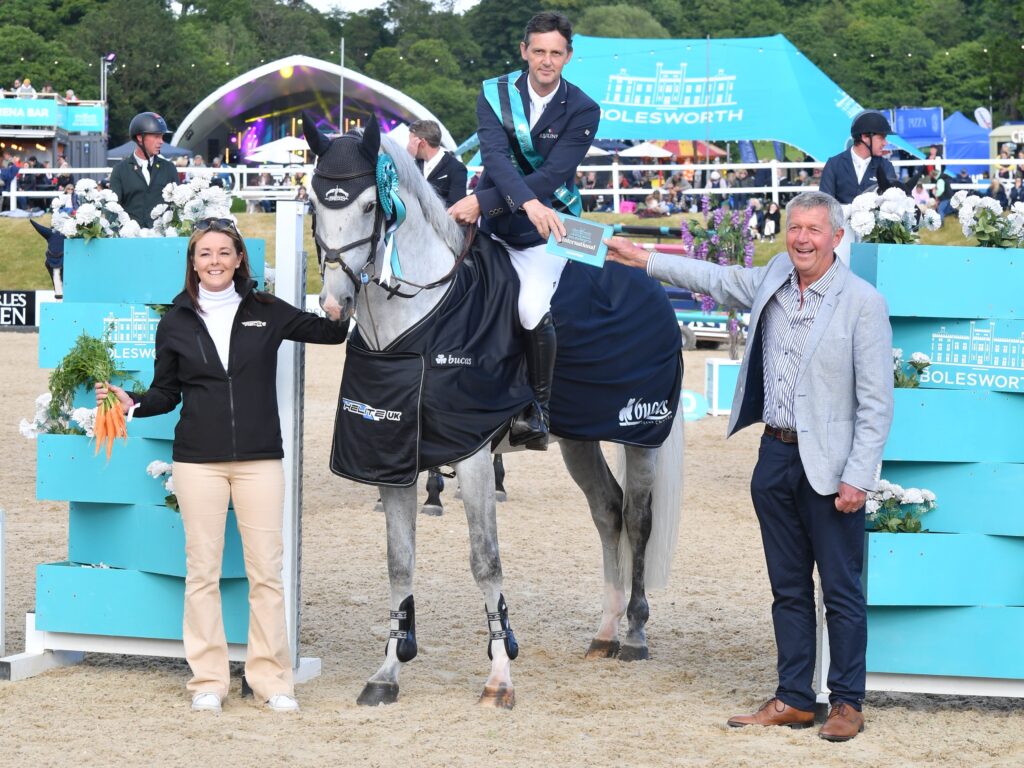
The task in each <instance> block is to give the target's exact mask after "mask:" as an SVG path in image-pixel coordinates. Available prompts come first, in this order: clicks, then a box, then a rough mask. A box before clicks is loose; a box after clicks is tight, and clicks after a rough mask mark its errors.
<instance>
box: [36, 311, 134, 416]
mask: <svg viewBox="0 0 1024 768" xmlns="http://www.w3.org/2000/svg"><path fill="white" fill-rule="evenodd" d="M113 352H114V343H113V342H112V341H110V340H109V339H97V338H96V337H95V336H90V335H89V334H88V333H85V332H84V331H83V332H82V334H81V335H80V336H79V337H78V339H77V341H75V346H73V347H72V348H71V350H70V351H69V352H68V353H67V354H66V355H65V356H64V359H63V360H61V361H60V363H58V364H57V367H56V368H54V369H53V371H52V372H51V373H50V394H51V395H53V399H52V400H51V401H50V411H49V415H50V418H51V419H53V420H55V421H56V420H59V419H60V416H61V414H62V413H70V412H71V410H72V408H73V404H72V400H73V399H74V396H75V391H76V390H77V389H78V388H79V387H92V386H93V385H94V384H96V383H97V382H109V381H113V380H114V379H115V378H121V377H123V376H124V369H122V368H120V367H118V365H117V364H116V363H115V362H114V358H113Z"/></svg>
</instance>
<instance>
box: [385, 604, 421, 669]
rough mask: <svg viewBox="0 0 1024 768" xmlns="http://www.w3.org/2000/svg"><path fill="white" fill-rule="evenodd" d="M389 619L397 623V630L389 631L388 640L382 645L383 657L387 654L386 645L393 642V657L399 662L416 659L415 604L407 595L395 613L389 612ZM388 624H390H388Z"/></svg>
mask: <svg viewBox="0 0 1024 768" xmlns="http://www.w3.org/2000/svg"><path fill="white" fill-rule="evenodd" d="M389 619H390V620H391V621H397V622H398V629H389V631H388V640H387V642H386V643H384V655H385V656H387V653H388V643H390V642H391V641H392V640H394V641H395V655H397V656H398V660H399V661H401V662H406V661H412V660H413V659H415V658H416V651H417V648H416V604H415V601H414V600H413V598H412V595H409V596H408V597H407V598H405V600H403V601H402V602H401V603H399V605H398V610H397V611H390V612H389ZM389 623H390V622H389Z"/></svg>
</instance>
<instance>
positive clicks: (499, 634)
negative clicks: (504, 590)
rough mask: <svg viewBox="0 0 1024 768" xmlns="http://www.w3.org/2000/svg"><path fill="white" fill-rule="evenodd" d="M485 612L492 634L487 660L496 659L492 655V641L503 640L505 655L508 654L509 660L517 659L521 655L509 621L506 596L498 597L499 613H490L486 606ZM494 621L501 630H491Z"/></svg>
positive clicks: (488, 628) (488, 644) (488, 643)
mask: <svg viewBox="0 0 1024 768" xmlns="http://www.w3.org/2000/svg"><path fill="white" fill-rule="evenodd" d="M484 611H485V612H486V613H487V630H488V632H489V633H490V638H489V639H488V641H487V658H488V659H492V660H493V659H494V655H493V654H492V653H491V640H502V641H504V643H505V653H506V654H508V657H509V659H510V660H511V659H515V658H516V657H517V656H518V655H519V643H518V642H516V636H515V633H514V632H513V631H512V626H511V625H510V624H509V621H508V605H506V604H505V596H504V595H498V610H497V611H488V610H487V606H486V605H485V606H484ZM492 621H496V622H498V623H499V625H500V626H501V629H491V622H492Z"/></svg>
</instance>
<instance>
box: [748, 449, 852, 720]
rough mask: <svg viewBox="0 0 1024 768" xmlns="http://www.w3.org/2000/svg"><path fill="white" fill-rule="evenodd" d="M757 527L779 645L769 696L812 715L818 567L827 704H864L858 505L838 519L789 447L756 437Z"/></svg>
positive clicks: (754, 484)
mask: <svg viewBox="0 0 1024 768" xmlns="http://www.w3.org/2000/svg"><path fill="white" fill-rule="evenodd" d="M750 495H751V497H752V498H753V501H754V509H755V511H756V512H757V519H758V522H759V523H760V525H761V540H762V542H763V544H764V555H765V560H766V562H767V564H768V579H769V580H770V582H771V586H772V598H773V601H772V621H773V623H774V625H775V644H776V646H777V648H778V672H779V687H778V689H777V690H776V692H775V695H776V696H777V697H778V698H779V699H781V700H782V701H784V702H785V703H786V704H789V705H790V706H791V707H796V708H797V709H802V710H813V709H814V704H815V693H814V687H813V677H814V657H815V645H816V639H817V638H816V636H815V635H816V621H815V618H816V614H815V602H814V580H813V575H812V574H813V571H814V565H815V563H817V565H818V576H819V578H820V579H821V589H822V594H823V596H824V599H825V618H826V621H827V623H828V640H829V648H830V650H831V664H830V666H829V673H828V686H829V689H830V690H831V694H830V697H829V698H830V700H831V702H832V703H833V704H838V703H840V702H845V703H847V704H850V705H851V706H853V707H855V708H856V709H858V710H859V709H860V708H861V703H862V702H863V700H864V686H865V674H866V671H865V659H864V656H865V653H866V651H867V639H868V627H867V606H866V604H865V600H864V588H863V585H862V582H861V572H862V571H863V566H864V508H863V507H862V508H861V509H860V510H859V511H857V512H853V513H849V514H844V513H842V512H839V511H838V510H837V509H836V508H835V499H836V495H835V494H831V495H828V496H822V495H821V494H819V493H817V492H815V490H814V489H813V488H811V486H810V483H808V482H807V477H806V475H805V474H804V467H803V462H801V461H800V451H799V449H798V448H797V446H796V445H795V444H788V443H783V442H782V441H780V440H777V439H776V438H774V437H770V436H767V435H766V436H764V437H762V438H761V449H760V453H759V455H758V459H757V466H756V467H754V474H753V476H752V478H751V481H750Z"/></svg>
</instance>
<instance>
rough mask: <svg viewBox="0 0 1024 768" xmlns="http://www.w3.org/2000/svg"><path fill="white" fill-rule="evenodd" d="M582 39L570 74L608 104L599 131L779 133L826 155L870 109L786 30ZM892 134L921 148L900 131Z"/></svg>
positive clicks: (723, 136)
mask: <svg viewBox="0 0 1024 768" xmlns="http://www.w3.org/2000/svg"><path fill="white" fill-rule="evenodd" d="M573 47H574V53H573V57H572V60H571V61H570V62H569V64H568V66H567V67H566V68H565V76H566V79H568V80H569V81H570V82H572V83H574V84H575V85H577V86H579V87H580V88H581V89H583V91H584V92H585V93H586V94H587V95H588V96H590V98H592V99H594V101H596V102H597V103H598V104H600V106H601V126H600V128H598V131H597V137H598V138H600V139H648V140H651V139H700V140H702V141H709V140H710V141H716V140H718V141H738V140H741V139H750V140H753V139H766V140H767V139H770V140H776V141H784V142H786V143H787V144H792V145H793V146H795V147H799V148H800V149H802V150H803V151H804V152H806V153H808V154H809V155H811V156H812V157H814V158H815V159H817V160H826V159H827V158H829V157H831V156H832V155H834V154H836V153H837V152H840V151H842V149H843V147H844V144H845V141H846V139H848V138H849V136H850V123H851V122H852V120H853V117H854V115H856V114H857V113H859V112H860V111H861V110H862V107H861V105H860V104H858V103H857V101H856V99H854V98H853V97H852V96H850V94H848V93H846V91H844V90H843V89H842V88H840V87H839V86H838V85H837V84H836V83H834V82H833V81H832V80H830V79H829V78H828V77H827V76H826V75H825V73H824V72H822V71H821V70H820V69H818V68H817V67H816V66H815V65H814V64H812V63H811V62H810V61H809V60H808V59H807V57H806V56H804V55H803V54H802V53H801V52H800V51H799V50H798V49H797V48H796V47H795V46H794V45H793V44H792V43H791V42H789V40H787V39H786V38H785V37H784V36H782V35H775V36H773V37H751V38H735V39H720V40H640V39H612V38H600V37H586V36H584V35H578V36H577V37H575V38H574V39H573ZM890 141H892V143H894V144H896V145H897V146H899V147H900V148H902V149H908V150H909V151H912V152H914V153H917V150H916V149H914V148H912V147H910V145H908V144H906V142H903V141H902V140H900V139H899V137H896V136H894V137H892V139H891V140H890Z"/></svg>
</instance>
